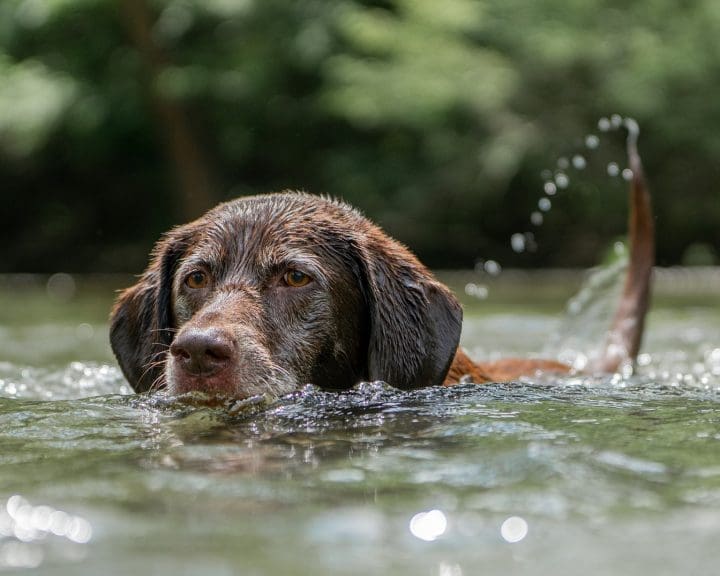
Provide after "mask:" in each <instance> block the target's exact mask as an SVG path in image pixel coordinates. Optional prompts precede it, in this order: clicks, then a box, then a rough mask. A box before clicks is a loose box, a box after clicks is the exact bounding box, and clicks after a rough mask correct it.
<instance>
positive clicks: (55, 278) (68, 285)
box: [46, 272, 76, 302]
mask: <svg viewBox="0 0 720 576" xmlns="http://www.w3.org/2000/svg"><path fill="white" fill-rule="evenodd" d="M46 290H47V294H48V296H49V297H50V298H51V299H52V300H56V301H58V302H69V301H70V300H72V299H73V296H75V291H76V286H75V279H74V278H73V277H72V276H70V274H65V273H64V272H58V273H57V274H53V275H52V276H50V278H48V281H47V285H46Z"/></svg>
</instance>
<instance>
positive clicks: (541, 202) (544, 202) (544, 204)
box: [538, 198, 552, 212]
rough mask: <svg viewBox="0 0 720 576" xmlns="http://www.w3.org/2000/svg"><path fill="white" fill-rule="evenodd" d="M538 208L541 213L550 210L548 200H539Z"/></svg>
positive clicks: (550, 204)
mask: <svg viewBox="0 0 720 576" xmlns="http://www.w3.org/2000/svg"><path fill="white" fill-rule="evenodd" d="M538 208H540V210H542V211H543V212H547V211H548V210H550V208H552V202H550V199H549V198H540V200H538Z"/></svg>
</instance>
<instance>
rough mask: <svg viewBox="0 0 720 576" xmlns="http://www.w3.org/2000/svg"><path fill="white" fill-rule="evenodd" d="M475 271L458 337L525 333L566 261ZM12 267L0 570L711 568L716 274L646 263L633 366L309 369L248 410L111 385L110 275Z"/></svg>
mask: <svg viewBox="0 0 720 576" xmlns="http://www.w3.org/2000/svg"><path fill="white" fill-rule="evenodd" d="M446 278H447V279H448V280H449V281H450V282H451V283H452V284H453V285H454V286H458V287H462V286H465V285H466V284H467V283H468V282H469V280H470V279H472V278H473V276H469V277H466V276H463V275H461V274H454V275H447V276H446ZM486 281H487V279H486V278H484V277H483V282H486ZM492 281H494V282H496V283H497V285H492V286H491V287H490V288H491V294H492V297H491V298H489V299H488V300H482V301H481V300H478V299H477V298H474V297H472V296H467V297H465V298H466V300H467V302H466V316H467V318H466V322H465V329H464V335H463V341H464V344H465V346H466V347H467V348H468V349H470V350H471V351H472V353H473V354H474V355H476V356H477V357H484V358H493V357H497V356H499V355H500V354H501V353H504V354H508V353H512V354H521V355H526V354H532V353H538V352H539V351H541V350H543V348H544V347H545V346H546V344H547V341H548V338H549V335H550V334H552V333H553V332H554V331H555V330H557V329H558V328H560V327H561V326H564V325H565V324H564V322H563V319H562V314H561V311H562V308H563V303H564V302H565V301H566V299H567V298H568V296H570V294H571V293H572V292H573V291H574V290H576V289H577V286H578V283H579V278H578V277H577V276H575V275H568V274H565V273H557V274H554V275H553V274H545V275H530V276H528V275H526V274H521V273H514V272H513V271H505V272H504V273H503V274H502V275H501V276H500V277H497V278H495V279H494V280H492ZM17 282H18V281H14V282H13V284H12V286H10V285H8V284H7V282H6V284H5V285H4V287H3V288H2V289H0V304H2V306H1V307H0V326H2V328H1V329H0V350H2V352H0V360H1V361H2V362H0V459H1V460H0V568H1V569H4V570H10V571H18V572H20V573H32V574H73V575H77V574H88V575H90V574H92V575H94V574H128V573H138V574H161V575H164V574H168V575H170V574H172V575H177V574H207V575H216V574H217V575H225V574H228V575H230V574H283V575H285V574H289V575H292V574H412V575H415V574H427V575H437V576H451V575H452V576H459V575H469V574H480V573H482V574H510V575H512V574H538V575H544V574H555V575H563V574H573V575H574V574H577V573H578V572H582V573H583V574H589V575H595V574H597V575H601V574H602V575H606V574H654V575H663V574H668V575H670V574H673V575H675V574H696V575H704V574H716V573H717V566H718V565H720V547H718V545H717V541H718V537H720V403H719V400H720V290H718V288H719V287H720V278H719V277H718V274H717V272H716V271H704V272H701V273H692V274H690V273H684V272H677V273H673V274H665V275H662V274H661V275H660V278H659V288H660V291H661V294H660V296H659V297H658V298H657V304H656V307H655V308H654V310H653V312H652V315H651V317H650V319H649V331H648V339H647V344H646V346H645V350H644V355H643V356H642V357H641V363H642V364H643V366H642V367H641V370H640V371H639V373H638V374H637V375H636V376H633V377H627V378H622V377H619V376H608V377H577V376H575V377H563V378H558V377H545V378H541V379H526V380H524V381H522V382H517V383H512V384H493V385H486V386H475V385H464V386H459V387H455V388H452V389H428V390H421V391H417V392H412V393H402V392H398V391H396V390H392V389H390V388H388V387H386V386H383V385H381V384H377V383H376V384H373V383H370V384H364V385H362V386H361V387H359V388H358V389H357V390H353V391H350V392H348V393H344V394H332V393H323V392H321V391H318V390H315V389H312V388H306V389H303V390H301V391H298V392H297V393H295V394H293V395H292V396H290V397H286V398H283V399H281V400H280V401H278V402H276V403H273V404H270V405H269V406H267V405H264V404H263V403H262V402H260V401H258V402H257V403H253V402H246V403H243V404H234V405H228V406H207V405H205V406H203V405H194V406H193V405H188V404H177V403H173V402H171V401H169V400H167V399H164V398H163V397H161V396H156V397H150V398H148V397H140V396H135V395H131V394H129V393H128V392H129V390H128V389H127V385H126V383H125V382H124V380H123V378H122V376H121V375H120V373H119V371H118V369H117V367H116V365H115V364H114V362H113V360H112V356H111V354H110V352H109V349H108V347H107V343H106V342H107V340H106V338H107V326H106V324H105V321H104V318H105V316H106V313H107V307H108V306H109V299H110V298H111V296H112V291H111V290H110V288H109V287H108V286H107V285H106V284H107V282H101V283H99V284H98V283H94V282H89V281H86V280H83V279H78V280H77V287H76V288H77V290H76V292H73V294H72V295H71V296H68V297H66V298H64V299H60V300H58V299H57V298H53V297H52V292H51V294H50V296H48V295H47V293H46V291H45V284H44V283H43V282H40V281H38V280H33V279H25V280H23V282H24V283H23V284H22V285H21V287H20V288H19V289H18V284H17ZM457 292H458V293H461V290H457ZM560 341H561V340H558V342H560Z"/></svg>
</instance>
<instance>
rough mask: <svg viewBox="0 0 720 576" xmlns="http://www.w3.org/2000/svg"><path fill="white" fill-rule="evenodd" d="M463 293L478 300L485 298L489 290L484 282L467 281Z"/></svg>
mask: <svg viewBox="0 0 720 576" xmlns="http://www.w3.org/2000/svg"><path fill="white" fill-rule="evenodd" d="M465 294H467V295H468V296H472V297H474V298H477V299H478V300H485V299H486V298H487V297H488V296H489V295H490V290H489V289H488V287H487V286H485V285H484V284H475V283H474V282H469V283H468V284H465Z"/></svg>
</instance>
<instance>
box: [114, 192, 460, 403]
mask: <svg viewBox="0 0 720 576" xmlns="http://www.w3.org/2000/svg"><path fill="white" fill-rule="evenodd" d="M461 321H462V311H461V309H460V306H459V304H458V303H457V301H456V299H455V298H454V296H453V295H452V294H451V293H450V291H449V290H448V289H447V288H446V287H445V286H444V285H442V284H441V283H439V282H438V281H437V280H435V279H434V278H433V276H432V274H431V273H430V272H429V271H428V270H427V269H426V268H425V267H424V266H423V265H422V264H421V263H420V262H419V261H418V260H417V259H416V258H415V257H414V256H413V255H412V254H411V253H410V252H409V251H408V250H407V249H406V248H405V247H404V246H402V245H401V244H399V243H398V242H396V241H394V240H393V239H391V238H390V237H388V236H387V235H386V234H385V233H383V232H382V231H381V230H380V229H379V228H378V227H377V226H375V225H374V224H372V223H371V222H370V221H369V220H367V219H366V218H364V217H363V216H362V215H361V214H359V213H358V212H357V211H356V210H354V209H352V208H351V207H349V206H348V205H347V204H344V203H342V202H338V201H333V200H329V199H325V198H322V197H318V196H312V195H309V194H304V193H296V192H288V193H281V194H271V195H265V196H254V197H246V198H241V199H238V200H234V201H231V202H228V203H225V204H221V205H219V206H217V207H216V208H214V209H213V210H211V211H210V212H208V213H207V214H206V215H204V216H203V217H201V218H200V219H198V220H196V221H194V222H191V223H190V224H187V225H184V226H181V227H178V228H176V229H174V230H172V231H170V232H169V233H168V234H166V235H165V236H164V237H163V238H162V239H161V240H160V241H159V242H158V244H157V245H156V247H155V250H154V252H153V255H152V259H151V263H150V265H149V267H148V269H147V270H146V271H145V273H144V274H143V276H142V277H141V278H140V280H139V282H138V283H137V284H136V285H134V286H133V287H131V288H129V289H127V290H125V291H124V292H123V293H122V294H121V295H120V297H119V299H118V301H117V303H116V305H115V307H114V309H113V311H112V316H111V332H110V338H111V344H112V348H113V351H114V352H115V355H116V356H117V358H118V361H119V362H120V366H121V368H122V370H123V373H124V374H125V377H126V378H127V379H128V381H129V382H130V384H131V385H132V386H133V388H134V389H135V390H136V391H145V390H150V389H156V388H162V387H166V388H167V389H168V390H169V391H170V392H171V393H174V394H177V393H183V392H186V391H190V390H200V391H205V392H210V393H214V394H221V395H227V396H233V397H248V396H251V395H255V394H259V393H269V394H272V395H278V394H283V393H287V392H290V391H292V390H294V389H296V388H297V387H298V386H300V385H303V384H305V383H313V384H316V385H318V386H320V387H323V388H326V389H345V388H348V387H350V386H352V385H354V384H355V383H357V382H359V381H362V380H383V381H385V382H388V383H389V384H391V385H393V386H396V387H398V388H403V389H410V388H417V387H421V386H430V385H436V384H440V383H442V381H443V378H444V377H445V374H446V373H447V371H448V368H449V366H450V362H451V361H452V358H453V355H454V354H455V351H456V349H457V346H458V341H459V338H460V326H461Z"/></svg>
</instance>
